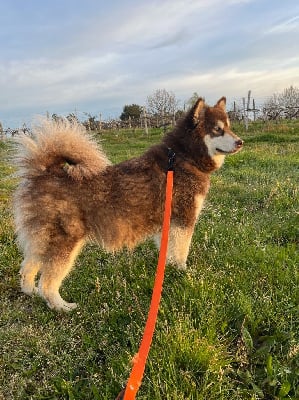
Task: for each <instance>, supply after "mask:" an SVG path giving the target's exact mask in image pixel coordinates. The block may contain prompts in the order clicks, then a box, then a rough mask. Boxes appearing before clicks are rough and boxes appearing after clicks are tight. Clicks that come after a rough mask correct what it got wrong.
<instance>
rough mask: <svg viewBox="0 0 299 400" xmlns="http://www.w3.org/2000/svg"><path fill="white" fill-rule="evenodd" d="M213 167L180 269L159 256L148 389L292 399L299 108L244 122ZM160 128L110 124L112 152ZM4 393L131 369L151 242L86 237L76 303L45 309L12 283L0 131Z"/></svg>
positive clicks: (132, 148) (55, 389)
mask: <svg viewBox="0 0 299 400" xmlns="http://www.w3.org/2000/svg"><path fill="white" fill-rule="evenodd" d="M235 128H236V132H237V133H238V134H239V135H240V136H241V137H242V138H243V139H244V140H245V147H244V150H243V151H242V152H240V153H239V154H237V155H235V156H231V157H227V159H226V162H225V164H224V166H223V168H222V169H221V170H220V171H218V172H217V173H215V174H214V175H213V177H212V185H211V190H210V193H209V196H208V199H207V201H206V203H205V208H204V210H203V212H202V214H201V216H200V218H199V221H198V225H197V229H196V232H195V235H194V238H193V242H192V248H191V252H190V255H189V259H188V269H187V272H180V271H177V270H175V269H174V268H172V267H168V268H167V269H166V276H165V283H164V290H163V297H162V302H161V306H160V311H159V317H158V323H157V326H156V331H155V335H154V340H153V344H152V348H151V351H150V354H149V359H148V363H147V367H146V370H145V376H144V380H143V384H142V386H141V389H140V391H139V394H138V396H137V398H138V399H140V400H141V399H143V400H149V399H151V400H187V399H192V400H193V399H194V400H195V399H196V400H197V399H198V400H199V399H202V400H228V399H229V400H240V399H241V400H242V399H244V400H245V399H248V400H249V399H266V400H270V399H299V268H298V266H299V251H298V247H299V246H298V244H299V232H298V226H299V193H298V183H299V178H298V177H299V122H298V121H297V122H295V121H293V122H284V123H281V124H273V125H262V124H259V123H256V124H253V125H251V126H250V129H249V131H248V132H246V133H244V132H243V128H242V127H241V126H236V127H235ZM160 138H161V133H160V132H159V131H155V132H151V133H150V135H149V137H145V136H143V135H142V133H140V132H139V133H138V132H135V133H133V132H129V131H128V132H117V133H105V134H102V135H100V136H99V140H101V143H102V145H103V147H104V148H105V150H106V151H107V153H108V154H109V157H110V158H111V160H112V161H113V162H118V161H120V160H123V159H126V158H129V157H132V156H135V155H138V154H140V153H141V152H142V151H143V150H144V149H145V148H147V147H148V146H149V145H150V144H151V143H155V142H157V141H159V140H160ZM0 152H1V156H0V157H1V158H0V176H1V184H0V215H1V226H0V240H1V241H0V307H1V311H0V399H1V400H2V399H4V400H11V399H13V400H29V399H32V400H37V399H69V400H74V399H76V400H77V399H78V400H79V399H80V400H85V399H86V400H87V399H96V400H97V399H98V400H103V399H107V400H111V399H115V397H116V395H117V394H118V393H119V391H120V389H121V388H122V386H123V385H124V384H125V382H126V380H127V378H128V376H129V372H130V360H131V359H132V356H133V355H134V354H135V352H136V351H137V349H138V345H139V341H140V338H141V335H142V331H143V327H144V323H145V320H146V316H147V311H148V306H149V302H150V297H151V291H152V286H153V280H154V275H155V268H156V262H157V251H156V250H155V248H154V246H153V244H152V243H150V242H148V243H145V244H143V245H141V246H139V247H138V248H137V249H136V250H135V251H134V252H133V253H132V254H130V253H129V252H127V251H123V252H121V253H118V254H114V255H110V254H107V253H105V252H103V251H102V250H101V249H99V248H98V247H96V246H95V245H88V246H87V247H86V248H85V250H84V251H83V252H82V254H81V255H80V257H79V258H78V260H77V264H76V268H75V269H74V270H73V272H72V274H71V275H70V276H69V277H68V278H67V280H66V281H65V282H64V285H63V288H62V294H63V297H64V298H65V299H66V300H68V301H71V300H72V301H76V302H77V303H79V308H78V309H77V310H76V311H74V312H72V313H70V314H59V313H56V312H54V311H51V310H50V309H49V308H47V306H46V305H45V303H44V302H43V301H42V300H41V299H40V298H38V297H34V298H29V297H27V296H25V295H23V294H21V293H20V290H19V276H18V270H19V265H20V262H21V260H22V256H21V254H20V252H19V251H18V249H17V247H16V244H15V236H14V231H13V221H12V216H11V208H10V207H11V194H12V192H13V188H14V187H15V185H16V182H17V181H16V178H15V177H13V176H12V173H13V168H12V167H11V166H10V164H9V162H8V161H7V157H8V156H12V154H13V147H12V145H11V144H10V143H9V142H5V143H3V142H0Z"/></svg>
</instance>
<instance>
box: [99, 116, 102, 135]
mask: <svg viewBox="0 0 299 400" xmlns="http://www.w3.org/2000/svg"><path fill="white" fill-rule="evenodd" d="M101 130H102V114H101V113H100V114H99V131H101Z"/></svg>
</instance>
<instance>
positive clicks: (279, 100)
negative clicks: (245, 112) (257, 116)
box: [262, 86, 299, 120]
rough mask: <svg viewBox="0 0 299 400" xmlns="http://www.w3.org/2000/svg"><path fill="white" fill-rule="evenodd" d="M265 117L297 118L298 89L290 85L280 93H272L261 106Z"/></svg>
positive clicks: (298, 113)
mask: <svg viewBox="0 0 299 400" xmlns="http://www.w3.org/2000/svg"><path fill="white" fill-rule="evenodd" d="M262 111H263V116H264V118H266V119H270V120H275V119H278V118H288V119H292V118H298V116H299V89H298V88H296V87H294V86H290V87H289V88H286V89H284V91H283V92H281V93H275V94H273V95H272V96H271V97H270V98H269V99H268V100H267V101H265V103H264V104H263V107H262Z"/></svg>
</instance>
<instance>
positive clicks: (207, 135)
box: [192, 97, 243, 157]
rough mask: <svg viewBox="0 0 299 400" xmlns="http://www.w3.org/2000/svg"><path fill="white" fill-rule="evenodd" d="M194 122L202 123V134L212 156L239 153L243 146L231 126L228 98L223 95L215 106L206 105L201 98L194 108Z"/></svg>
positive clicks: (196, 123)
mask: <svg viewBox="0 0 299 400" xmlns="http://www.w3.org/2000/svg"><path fill="white" fill-rule="evenodd" d="M192 112H193V122H194V123H195V125H200V126H201V128H204V129H200V134H201V136H202V138H203V140H204V143H205V145H206V147H207V149H208V153H209V155H210V156H211V157H214V156H215V155H226V154H234V153H237V152H238V151H239V150H240V149H241V148H242V146H243V140H241V139H240V138H239V137H238V136H237V135H236V134H234V133H233V132H232V130H231V128H230V121H229V118H228V115H227V113H226V98H225V97H221V99H220V100H218V102H217V103H216V104H215V106H214V107H209V106H207V105H205V103H204V100H203V99H201V98H199V99H198V100H197V102H196V103H195V105H194V107H193V108H192Z"/></svg>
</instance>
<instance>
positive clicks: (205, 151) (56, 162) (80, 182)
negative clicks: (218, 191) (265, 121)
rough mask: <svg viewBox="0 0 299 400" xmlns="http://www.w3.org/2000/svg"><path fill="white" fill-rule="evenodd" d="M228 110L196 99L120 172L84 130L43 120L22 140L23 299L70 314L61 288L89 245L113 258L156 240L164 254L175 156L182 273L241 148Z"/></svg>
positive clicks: (175, 219) (174, 247)
mask: <svg viewBox="0 0 299 400" xmlns="http://www.w3.org/2000/svg"><path fill="white" fill-rule="evenodd" d="M225 104H226V99H225V97H222V98H221V99H220V100H219V101H218V102H217V104H216V105H215V106H214V107H209V106H208V105H206V104H205V102H204V100H203V99H201V98H199V99H198V100H197V102H196V104H195V105H194V106H193V107H192V109H191V110H190V111H189V112H188V113H187V114H186V116H185V117H184V118H183V119H182V120H181V121H180V122H179V123H178V124H177V126H176V127H175V128H174V130H173V131H172V132H170V133H168V134H166V136H165V137H164V138H163V140H162V141H161V143H160V144H157V145H154V146H152V147H151V148H149V149H148V150H147V151H146V152H145V153H144V154H143V155H141V156H140V157H137V158H133V159H131V160H128V161H124V162H121V163H119V164H116V165H112V164H111V163H110V162H109V160H108V159H107V157H106V155H105V154H104V153H103V151H102V149H101V148H99V146H98V145H97V144H96V143H95V142H94V141H93V140H92V139H91V138H90V137H89V136H88V135H87V134H86V133H85V131H84V129H83V128H82V126H81V125H79V124H71V123H69V122H67V121H63V122H58V123H57V122H53V121H49V120H45V121H43V122H42V123H41V125H40V126H39V127H35V128H34V135H33V138H30V137H29V136H22V137H21V138H20V139H19V145H20V146H19V153H18V156H17V161H18V165H19V171H20V174H21V182H20V185H19V187H18V188H17V190H16V193H15V198H14V210H15V222H16V229H17V235H18V241H19V244H20V246H21V247H22V249H23V251H24V256H25V257H24V261H23V263H22V267H21V270H20V274H21V287H22V291H23V292H24V293H27V294H29V295H30V294H33V293H36V292H38V293H39V294H40V295H41V296H42V297H43V298H44V299H45V300H46V301H47V303H48V305H49V307H51V308H54V309H56V310H64V311H69V310H71V309H73V308H75V307H76V304H74V303H67V302H66V301H64V300H63V299H62V298H61V296H60V294H59V288H60V285H61V283H62V281H63V279H64V278H65V276H66V275H67V274H68V272H69V271H70V269H71V267H72V265H73V263H74V261H75V259H76V257H77V255H78V253H79V252H80V250H81V249H82V246H83V245H84V243H85V242H86V241H88V240H94V241H97V242H98V243H99V244H100V245H101V246H102V247H103V248H105V249H106V250H108V251H116V250H118V249H121V248H123V247H127V248H129V249H132V248H134V247H135V246H136V245H137V244H138V243H140V242H142V241H144V240H145V239H146V238H150V237H152V238H153V239H155V241H156V242H157V244H158V246H159V240H160V235H161V226H162V220H163V210H164V201H165V184H166V173H167V166H168V150H169V149H172V150H173V151H174V152H175V154H176V158H175V165H174V188H173V204H172V218H171V229H170V236H169V248H168V261H169V262H172V263H174V264H176V265H177V266H178V267H179V268H182V269H184V268H185V265H186V259H187V256H188V252H189V247H190V242H191V238H192V234H193V230H194V226H195V223H196V221H197V218H198V215H199V213H200V211H201V209H202V205H203V201H204V199H205V197H206V195H207V192H208V190H209V185H210V174H211V173H212V172H213V171H215V170H216V169H218V168H219V167H220V166H221V165H222V163H223V161H224V157H225V155H226V154H233V153H236V152H237V151H239V150H240V149H241V147H242V145H243V142H242V140H241V139H240V138H239V137H238V136H236V135H235V134H234V133H233V132H232V131H231V129H230V123H229V119H228V116H227V114H226V111H225ZM38 275H40V279H39V284H38V287H36V278H37V276H38Z"/></svg>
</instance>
